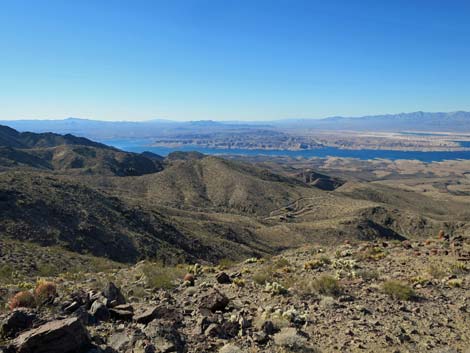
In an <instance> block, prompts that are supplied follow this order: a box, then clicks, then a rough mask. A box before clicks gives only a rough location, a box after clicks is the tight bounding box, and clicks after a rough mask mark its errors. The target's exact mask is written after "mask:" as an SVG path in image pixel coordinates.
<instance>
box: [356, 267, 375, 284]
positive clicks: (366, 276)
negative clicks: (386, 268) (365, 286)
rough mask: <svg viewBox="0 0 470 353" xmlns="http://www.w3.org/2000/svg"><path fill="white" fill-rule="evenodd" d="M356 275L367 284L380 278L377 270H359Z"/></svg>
mask: <svg viewBox="0 0 470 353" xmlns="http://www.w3.org/2000/svg"><path fill="white" fill-rule="evenodd" d="M356 275H357V276H358V277H360V278H362V279H363V280H364V281H366V282H370V281H376V280H378V279H379V278H380V274H379V271H377V270H366V269H359V270H357V271H356Z"/></svg>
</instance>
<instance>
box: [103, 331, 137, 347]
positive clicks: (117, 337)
mask: <svg viewBox="0 0 470 353" xmlns="http://www.w3.org/2000/svg"><path fill="white" fill-rule="evenodd" d="M130 343H131V339H130V337H129V335H127V334H126V333H122V332H119V333H115V334H113V335H112V336H111V337H110V338H109V340H108V344H109V346H110V347H111V348H112V349H114V350H116V351H118V352H123V351H126V349H128V348H129V346H130Z"/></svg>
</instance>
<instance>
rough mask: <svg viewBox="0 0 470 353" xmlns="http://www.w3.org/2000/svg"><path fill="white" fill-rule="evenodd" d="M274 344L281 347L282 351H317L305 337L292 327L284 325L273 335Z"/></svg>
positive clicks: (305, 352)
mask: <svg viewBox="0 0 470 353" xmlns="http://www.w3.org/2000/svg"><path fill="white" fill-rule="evenodd" d="M273 338H274V344H276V346H279V347H281V348H282V351H283V352H304V353H307V352H309V353H317V352H318V350H317V349H314V348H312V347H311V346H310V345H309V342H308V340H307V338H306V337H304V336H302V335H300V334H299V333H298V332H297V329H295V328H294V327H285V328H283V329H282V330H281V331H280V332H278V333H276V334H275V335H274V337H273Z"/></svg>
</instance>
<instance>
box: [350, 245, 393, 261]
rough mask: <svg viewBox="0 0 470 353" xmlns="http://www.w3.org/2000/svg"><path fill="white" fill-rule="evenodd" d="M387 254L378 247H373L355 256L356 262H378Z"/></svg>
mask: <svg viewBox="0 0 470 353" xmlns="http://www.w3.org/2000/svg"><path fill="white" fill-rule="evenodd" d="M387 255H388V252H387V251H385V250H384V249H382V248H381V247H379V246H374V247H371V248H368V249H366V250H365V251H363V252H361V253H359V254H357V255H356V257H357V259H358V260H360V261H361V260H366V261H379V260H382V259H383V258H385V257H386V256H387Z"/></svg>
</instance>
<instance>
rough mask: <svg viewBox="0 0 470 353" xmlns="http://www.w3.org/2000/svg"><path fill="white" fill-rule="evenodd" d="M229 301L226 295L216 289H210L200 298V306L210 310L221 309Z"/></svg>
mask: <svg viewBox="0 0 470 353" xmlns="http://www.w3.org/2000/svg"><path fill="white" fill-rule="evenodd" d="M228 303H229V299H228V298H227V296H226V295H225V294H223V293H221V292H219V291H218V290H217V289H211V290H210V291H208V292H207V293H206V295H205V296H204V297H202V299H201V305H200V308H202V309H208V310H210V311H212V312H216V311H223V310H224V309H225V308H226V307H227V305H228Z"/></svg>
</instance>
